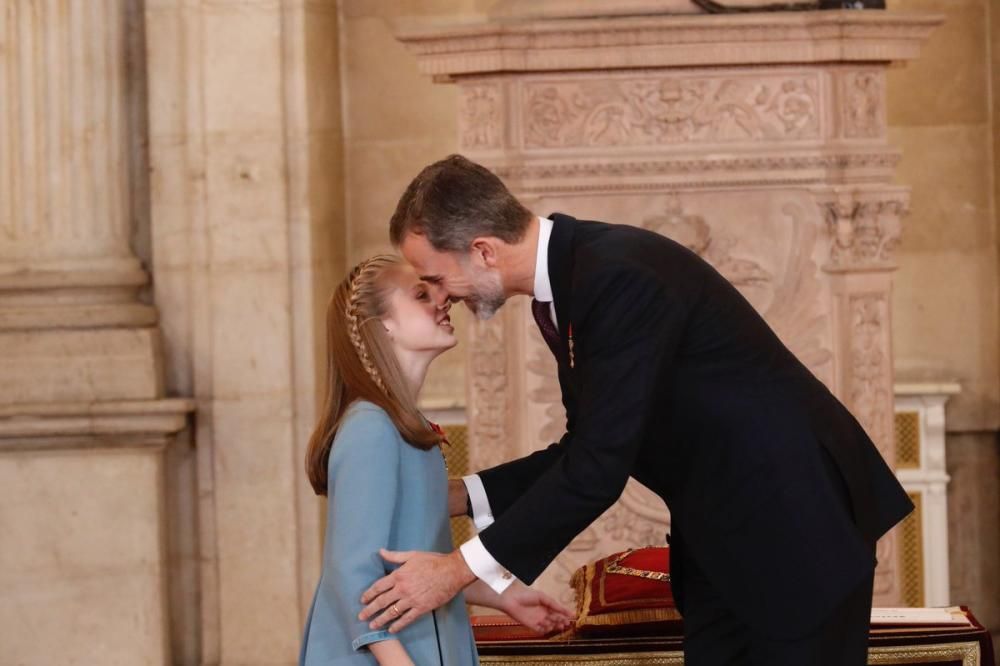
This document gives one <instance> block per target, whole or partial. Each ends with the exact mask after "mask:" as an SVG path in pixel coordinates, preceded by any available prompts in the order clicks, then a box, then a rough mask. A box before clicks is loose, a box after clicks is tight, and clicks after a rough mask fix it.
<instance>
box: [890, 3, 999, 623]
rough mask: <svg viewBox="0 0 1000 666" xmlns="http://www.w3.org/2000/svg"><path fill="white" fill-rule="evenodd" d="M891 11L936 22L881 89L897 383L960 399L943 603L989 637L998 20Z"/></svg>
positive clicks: (910, 6) (994, 616) (968, 7)
mask: <svg viewBox="0 0 1000 666" xmlns="http://www.w3.org/2000/svg"><path fill="white" fill-rule="evenodd" d="M889 8H890V9H906V10H927V11H934V12H939V13H942V14H944V15H945V17H946V18H945V23H944V24H943V25H942V26H941V27H939V28H938V30H937V31H936V32H935V34H934V35H933V36H932V37H931V39H930V40H929V41H928V43H927V44H926V46H925V47H924V50H923V53H922V55H921V58H920V59H919V60H917V61H916V62H913V63H911V64H910V65H909V66H908V67H906V68H905V69H897V70H893V71H890V73H889V77H888V93H889V109H888V111H889V113H888V118H889V126H890V128H891V129H890V131H889V137H890V140H891V141H892V143H893V144H895V145H897V146H898V147H899V148H900V149H901V150H902V153H903V155H902V160H901V161H900V163H899V167H898V171H897V174H898V177H899V180H900V181H901V182H905V183H907V184H909V185H910V186H911V187H912V194H911V201H910V214H909V216H908V217H907V218H906V220H905V222H904V224H903V236H902V243H901V245H900V247H899V249H898V257H899V270H898V271H897V273H896V277H895V280H894V285H895V295H894V300H893V308H894V317H895V322H894V323H895V326H894V330H893V334H894V335H893V346H894V349H893V353H894V357H895V364H896V375H897V380H900V381H908V380H912V379H947V380H958V381H959V382H960V384H961V386H962V392H961V394H959V395H957V396H955V397H953V398H952V399H951V400H950V401H949V402H948V407H947V429H948V437H947V453H948V472H949V474H951V476H952V483H951V486H950V489H949V498H948V499H949V522H950V526H949V540H950V550H951V558H950V564H951V572H952V576H951V588H952V589H951V600H952V602H953V603H961V604H968V605H969V606H971V607H972V608H973V609H974V610H975V612H976V613H977V615H978V616H979V618H980V620H982V621H983V622H984V623H985V624H987V625H988V626H990V627H992V628H993V629H994V631H995V632H1000V565H998V564H997V563H998V562H1000V537H998V534H1000V498H998V496H997V491H996V488H997V485H998V479H1000V475H998V468H1000V444H998V440H997V428H998V426H1000V361H998V357H1000V336H998V324H1000V319H998V298H1000V289H998V284H1000V283H998V270H1000V264H998V256H997V242H998V234H997V229H998V216H997V212H998V211H997V202H998V197H997V194H998V192H1000V190H998V189H997V183H998V182H1000V181H998V179H997V172H996V164H995V155H996V150H997V145H998V144H997V143H996V141H997V140H998V136H1000V101H998V99H997V98H996V97H995V96H993V95H991V89H992V90H993V91H996V90H1000V88H998V87H997V85H998V83H1000V48H998V47H1000V7H997V6H996V4H995V3H991V2H990V0H894V1H893V0H891V1H890V2H889ZM994 635H995V636H1000V633H995V634H994ZM994 640H996V639H994Z"/></svg>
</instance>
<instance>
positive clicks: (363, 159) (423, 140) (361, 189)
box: [346, 134, 458, 265]
mask: <svg viewBox="0 0 1000 666" xmlns="http://www.w3.org/2000/svg"><path fill="white" fill-rule="evenodd" d="M457 149H458V146H457V139H456V138H455V135H454V134H453V135H452V136H451V137H449V138H447V139H437V138H435V137H419V136H416V137H412V138H410V139H409V140H397V141H376V142H367V141H365V142H360V141H352V142H348V144H347V151H346V155H347V163H348V165H350V167H349V169H348V173H347V180H346V183H347V192H346V200H347V215H348V230H349V231H348V233H349V236H348V263H349V264H350V265H354V264H355V263H357V262H358V261H360V260H361V259H363V258H365V257H367V256H369V255H371V254H374V253H375V252H385V251H391V250H392V248H391V246H390V244H389V219H390V218H391V217H392V213H393V211H395V210H396V204H397V203H398V201H399V197H400V196H401V195H402V194H403V191H404V190H405V189H406V186H407V185H409V184H410V181H411V180H413V178H414V177H415V176H416V175H417V174H418V173H420V170H421V169H423V168H424V167H425V166H427V165H428V164H430V163H431V162H434V161H435V160H439V159H441V158H443V157H445V156H446V155H448V154H449V153H453V152H455V151H456V150H457Z"/></svg>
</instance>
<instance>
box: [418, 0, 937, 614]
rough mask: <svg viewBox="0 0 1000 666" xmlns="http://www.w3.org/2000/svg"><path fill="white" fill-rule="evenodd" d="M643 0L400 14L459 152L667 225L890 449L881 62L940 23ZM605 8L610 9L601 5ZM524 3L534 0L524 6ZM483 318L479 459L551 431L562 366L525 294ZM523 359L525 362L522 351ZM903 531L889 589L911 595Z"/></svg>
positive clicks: (640, 513)
mask: <svg viewBox="0 0 1000 666" xmlns="http://www.w3.org/2000/svg"><path fill="white" fill-rule="evenodd" d="M656 4H657V3H647V2H643V1H642V0H638V1H637V4H636V6H637V13H639V14H643V15H642V16H622V15H620V12H619V11H618V8H619V5H617V4H616V3H610V2H608V3H602V2H600V0H592V1H591V2H589V3H578V4H573V6H567V5H566V4H565V3H560V2H554V3H533V5H532V7H531V8H528V7H526V6H525V5H524V3H521V2H519V1H518V0H513V1H509V2H502V3H499V5H498V6H497V9H496V10H495V12H496V15H495V16H494V17H493V18H487V19H485V20H482V21H479V22H468V21H466V22H464V23H461V24H459V23H455V24H450V25H446V24H438V25H433V26H428V25H426V24H423V25H417V24H414V25H412V26H408V27H407V26H404V27H402V29H401V32H400V33H399V35H400V39H401V40H402V41H403V42H404V43H405V44H406V45H407V46H408V47H409V48H410V49H411V51H412V52H414V53H415V54H416V56H417V59H418V63H419V66H420V67H421V69H422V71H424V72H425V73H427V74H430V75H433V76H434V77H435V78H436V80H437V81H439V82H452V83H455V84H456V85H457V86H458V87H459V93H460V101H459V108H458V116H459V135H460V141H461V145H462V150H463V152H465V153H466V154H467V155H469V156H470V157H471V158H472V159H475V160H477V161H479V162H481V163H484V164H486V165H488V166H489V167H490V168H492V169H493V170H494V171H495V173H497V174H498V175H499V176H500V177H501V178H503V179H504V180H505V182H506V183H507V184H508V186H509V187H510V188H511V189H512V191H514V192H515V193H516V194H517V195H518V196H519V197H520V198H522V199H523V200H524V201H525V202H526V203H527V204H528V205H529V207H530V208H532V210H534V211H536V212H537V213H539V214H547V213H549V212H552V211H562V212H567V213H570V214H575V215H578V216H580V217H583V218H587V219H603V220H608V221H613V222H621V223H629V224H635V225H637V226H641V227H644V228H647V229H652V230H654V231H656V232H658V233H662V234H665V235H668V236H670V237H672V238H674V239H676V240H678V241H679V242H681V243H683V244H684V245H686V246H687V247H688V248H690V249H691V250H693V251H694V252H697V253H698V254H699V255H701V256H702V257H703V258H705V259H706V260H707V261H709V262H710V263H712V264H713V265H714V266H715V267H716V268H717V269H718V270H719V271H720V272H721V273H722V274H723V275H724V276H725V277H726V278H727V279H729V280H730V281H731V282H732V283H733V284H734V285H736V286H737V288H739V289H740V290H741V291H742V292H743V294H744V295H745V296H746V297H747V298H748V300H750V302H751V303H752V304H753V305H754V306H755V307H757V309H758V310H759V311H760V312H761V314H762V315H763V316H764V317H765V318H766V319H767V320H768V322H769V323H770V324H771V326H772V327H773V328H774V330H775V331H776V333H777V334H778V335H779V336H780V337H781V338H782V340H783V341H784V342H785V344H786V345H788V347H789V348H790V349H791V350H792V351H793V352H795V353H796V354H797V355H798V356H799V358H800V359H801V360H802V361H803V362H804V363H805V364H806V365H807V366H808V367H809V368H810V369H811V370H812V371H813V372H814V373H815V374H816V375H817V376H818V377H819V378H820V379H821V380H822V381H824V382H825V383H826V384H827V385H828V386H830V388H831V389H832V390H833V391H834V392H835V393H836V394H837V395H838V396H839V397H840V398H841V400H843V401H844V403H845V404H847V405H848V407H850V408H851V409H852V410H853V411H854V413H855V414H856V415H857V416H858V418H859V419H860V421H861V422H862V423H863V424H864V426H865V427H866V428H867V429H868V432H869V433H870V434H871V435H872V437H873V438H874V439H875V441H876V443H877V444H878V446H879V449H880V451H881V452H882V454H883V456H884V457H885V458H886V460H888V461H889V463H890V464H892V463H893V461H894V442H893V430H892V379H893V377H892V362H891V360H892V350H891V345H890V339H891V337H890V331H891V311H890V300H889V295H890V289H891V275H892V271H893V269H894V268H895V263H894V258H893V249H894V247H895V245H896V243H897V242H898V239H899V233H900V218H901V217H902V216H903V215H904V214H905V212H906V209H907V206H908V200H909V199H908V190H907V189H906V188H905V187H901V186H897V185H894V184H893V183H892V180H893V171H894V168H895V165H896V162H897V160H898V153H897V152H896V151H895V150H894V149H893V148H892V147H891V146H890V145H889V144H888V141H887V136H886V122H885V85H884V76H885V69H886V67H887V66H888V65H889V63H890V62H894V61H905V60H908V59H912V58H915V57H917V55H918V52H919V47H920V44H921V43H922V41H923V40H924V39H925V38H926V37H927V35H928V34H929V33H930V31H931V30H932V28H933V27H934V26H935V25H937V24H938V23H939V22H940V19H939V18H938V17H935V16H929V15H920V14H912V13H908V14H902V13H894V12H849V11H823V12H807V11H803V12H773V13H761V14H745V15H714V16H709V15H693V16H690V15H689V16H675V15H672V14H671V10H674V11H677V12H684V13H690V10H691V7H690V5H689V4H686V3H684V2H681V1H680V0H677V1H676V2H674V3H667V4H664V5H662V6H661V7H659V8H658V7H657V6H656ZM602 7H606V9H607V11H602ZM522 10H523V12H525V14H521V13H519V12H520V11H522ZM512 305H513V307H508V308H505V309H504V311H503V313H502V314H501V316H498V317H497V318H495V320H493V321H489V322H478V323H475V324H474V325H473V327H472V330H471V333H470V337H471V344H470V345H469V346H470V351H469V353H470V362H469V383H470V392H469V413H470V456H471V458H472V463H473V465H472V466H473V467H477V466H485V465H490V464H495V463H497V462H500V461H502V460H504V459H507V458H511V457H515V456H517V455H523V454H525V453H527V452H529V451H531V450H533V449H535V448H537V447H539V446H542V445H544V444H546V443H548V442H550V441H553V440H554V439H555V438H557V437H558V436H559V435H560V434H561V432H562V430H563V428H564V426H565V420H564V415H563V412H562V408H561V405H560V402H559V388H558V384H557V382H556V379H555V372H554V371H555V368H554V363H553V361H552V359H551V355H550V354H549V353H548V351H547V349H546V348H545V346H544V344H543V343H542V342H541V338H540V336H539V335H538V333H537V331H536V330H535V327H534V326H533V325H531V324H530V317H528V316H527V315H526V313H525V311H524V305H523V303H518V304H512ZM524 359H527V363H525V362H524ZM668 525H669V515H668V513H667V511H666V509H665V507H664V506H663V503H662V502H661V501H660V500H659V499H658V498H656V497H655V496H653V495H652V494H651V493H649V492H648V491H646V490H644V489H643V488H641V487H639V486H638V485H637V484H630V485H629V487H628V488H626V490H625V493H624V494H623V496H622V498H621V500H620V501H619V502H618V504H616V505H615V506H614V507H613V508H612V509H610V510H609V511H608V513H607V514H605V515H604V516H602V517H601V518H600V519H598V520H597V521H596V522H595V523H594V524H593V525H592V526H591V527H590V528H589V529H588V530H586V531H585V532H584V533H583V534H581V535H580V536H579V537H578V538H577V539H576V540H575V541H574V542H573V543H572V544H571V545H570V546H569V547H568V548H567V550H566V551H565V552H563V553H562V554H561V555H560V556H559V557H558V558H557V559H556V561H555V562H554V563H553V565H552V566H551V567H550V568H549V570H548V571H547V572H546V573H545V575H544V576H543V578H542V585H543V586H544V587H546V588H547V589H548V590H549V591H550V592H553V593H555V594H558V595H560V596H561V597H562V598H563V599H564V600H568V599H569V598H571V597H572V594H571V592H570V591H569V589H568V586H567V581H568V578H569V575H570V574H571V573H572V571H573V570H574V569H575V568H576V567H578V566H579V565H580V564H582V563H583V562H586V561H587V560H590V559H593V558H594V557H598V556H601V555H605V554H608V553H611V552H614V551H615V550H620V549H624V548H627V547H635V546H644V545H649V544H655V543H662V539H663V534H664V532H665V531H666V530H667V526H668ZM894 542H895V536H894V533H890V534H889V535H888V536H887V537H885V538H884V539H883V540H882V541H881V542H880V544H879V553H880V560H881V566H880V568H879V570H878V573H877V581H876V590H875V592H876V598H875V601H876V603H877V604H880V605H893V604H896V603H898V601H899V586H898V581H897V577H896V571H897V569H898V567H897V553H896V551H895V549H894Z"/></svg>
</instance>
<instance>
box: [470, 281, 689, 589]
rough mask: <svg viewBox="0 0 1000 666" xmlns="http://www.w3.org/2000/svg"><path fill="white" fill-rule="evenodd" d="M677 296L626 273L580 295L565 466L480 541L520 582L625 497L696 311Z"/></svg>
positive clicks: (578, 288) (562, 451)
mask: <svg viewBox="0 0 1000 666" xmlns="http://www.w3.org/2000/svg"><path fill="white" fill-rule="evenodd" d="M674 290H676V291H677V292H678V293H677V294H673V293H671V294H668V293H667V292H666V289H665V287H664V286H663V285H662V283H661V281H659V280H657V279H655V278H654V277H653V276H651V275H648V274H646V273H644V272H642V271H641V270H640V269H635V268H631V267H622V266H608V267H605V268H604V269H603V270H602V271H600V272H599V273H596V274H594V275H593V276H591V277H590V278H589V279H588V280H587V281H586V283H585V284H578V285H575V286H574V292H575V293H577V294H580V295H581V296H580V298H581V307H579V308H578V309H574V310H573V312H574V321H573V327H574V339H575V348H576V368H575V370H573V371H571V372H575V373H578V375H577V377H576V381H577V385H578V386H579V393H578V395H579V399H578V403H577V410H576V419H575V423H574V424H573V427H572V428H571V431H570V432H569V433H567V436H566V437H564V438H563V440H562V444H561V446H559V447H558V453H557V454H556V455H557V459H556V460H554V461H552V462H551V464H549V466H548V468H547V469H546V470H545V471H544V472H543V473H542V474H541V475H540V476H539V477H538V479H537V480H536V481H535V482H534V483H532V484H531V485H530V487H528V488H527V490H526V491H525V492H524V493H523V494H522V495H521V496H520V497H519V498H517V499H516V500H515V501H513V502H512V503H511V505H510V506H509V507H508V508H507V509H506V511H504V512H503V513H502V514H501V515H500V516H499V517H498V518H497V520H496V522H494V523H493V524H492V525H491V526H490V527H487V528H486V529H485V530H483V531H482V532H481V533H480V534H479V536H480V539H481V540H482V543H483V545H484V546H485V547H486V549H487V550H488V551H489V552H490V554H491V555H493V557H494V558H496V560H497V561H498V562H499V563H500V564H501V565H503V566H504V567H506V568H507V569H508V570H510V571H511V572H512V573H513V574H514V575H516V576H517V577H518V578H519V579H521V580H522V581H524V582H526V583H529V584H530V583H531V582H533V581H534V580H535V578H537V577H538V575H539V574H540V573H541V572H542V570H543V569H544V568H545V567H546V566H547V565H548V563H549V562H551V561H552V560H553V559H554V558H555V556H556V555H557V554H558V553H559V552H560V551H561V550H562V549H563V548H564V547H565V546H566V545H567V544H568V543H569V542H570V541H571V540H572V539H573V537H575V536H576V535H577V534H579V533H580V532H581V531H583V530H584V529H585V528H586V527H587V526H588V525H589V524H590V523H591V522H593V521H594V520H595V519H596V518H597V517H599V516H600V515H601V514H602V513H603V512H604V511H606V510H607V509H608V508H609V507H610V506H611V505H612V504H614V502H615V501H616V500H617V499H618V497H619V496H620V495H621V493H622V491H623V490H624V488H625V484H626V482H627V481H628V478H629V476H630V474H631V472H632V469H633V467H634V465H635V461H636V457H637V456H638V453H639V449H640V446H641V444H642V441H643V437H644V435H645V429H646V424H647V422H648V421H649V416H650V410H651V408H652V407H653V405H654V397H655V394H656V392H657V391H658V390H660V387H659V386H658V381H659V379H660V376H661V372H662V371H663V369H664V368H665V367H666V366H667V365H668V364H669V362H670V360H671V359H672V357H673V355H674V353H675V350H676V348H677V345H678V342H679V340H680V336H681V332H682V329H683V324H684V321H685V317H686V315H685V313H686V312H687V311H688V308H687V307H686V306H685V305H683V304H682V302H681V299H680V296H681V295H682V294H681V292H680V290H681V286H680V285H674V287H673V289H672V291H674ZM683 295H684V296H686V297H687V298H690V297H691V295H690V294H683ZM584 299H585V300H584ZM550 455H551V454H550ZM490 499H491V502H492V500H493V498H492V497H491V498H490Z"/></svg>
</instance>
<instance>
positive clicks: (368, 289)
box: [344, 254, 399, 395]
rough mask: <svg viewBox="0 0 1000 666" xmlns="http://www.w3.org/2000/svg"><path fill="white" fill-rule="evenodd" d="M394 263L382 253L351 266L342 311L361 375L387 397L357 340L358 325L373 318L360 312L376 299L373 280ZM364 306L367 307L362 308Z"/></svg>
mask: <svg viewBox="0 0 1000 666" xmlns="http://www.w3.org/2000/svg"><path fill="white" fill-rule="evenodd" d="M398 263H399V260H398V259H396V258H395V257H393V256H391V255H384V254H383V255H376V256H374V257H372V258H371V259H366V260H365V261H362V262H361V263H360V264H358V265H357V266H355V267H354V270H352V271H351V274H350V275H349V276H348V287H347V304H346V307H345V308H344V316H345V317H346V318H347V335H348V337H350V339H351V345H353V347H354V351H355V352H356V353H357V355H358V360H360V361H361V365H362V366H363V367H364V369H365V372H367V373H368V376H369V377H371V379H372V381H373V382H375V385H376V386H378V387H379V389H380V390H381V391H382V393H385V394H386V395H388V394H389V391H388V389H387V388H386V385H385V381H383V379H382V375H381V373H380V372H379V370H378V367H377V366H376V365H375V361H374V359H372V355H371V353H370V352H369V351H368V347H367V345H366V344H365V341H364V340H363V339H362V337H361V328H362V326H364V325H366V324H368V323H369V322H371V321H372V320H373V319H375V317H376V315H374V314H370V315H369V316H367V317H364V316H363V315H362V312H363V311H364V310H365V309H368V310H369V311H371V310H372V309H373V308H372V307H371V305H372V303H373V302H374V301H377V300H379V299H378V294H377V293H376V291H377V289H378V286H377V279H376V278H377V277H378V276H379V274H380V273H381V272H382V271H383V270H385V268H387V267H388V266H391V265H396V264H398ZM365 306H368V307H367V308H365Z"/></svg>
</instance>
